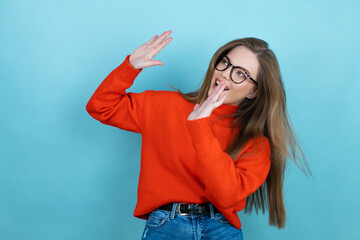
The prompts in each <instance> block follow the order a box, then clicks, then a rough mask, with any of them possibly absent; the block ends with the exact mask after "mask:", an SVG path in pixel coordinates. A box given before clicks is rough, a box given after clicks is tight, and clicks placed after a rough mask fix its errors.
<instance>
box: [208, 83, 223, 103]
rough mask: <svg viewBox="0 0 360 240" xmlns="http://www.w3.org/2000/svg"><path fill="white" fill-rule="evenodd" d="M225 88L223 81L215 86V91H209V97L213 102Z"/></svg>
mask: <svg viewBox="0 0 360 240" xmlns="http://www.w3.org/2000/svg"><path fill="white" fill-rule="evenodd" d="M224 88H225V84H224V83H220V84H219V85H217V86H216V88H215V91H213V92H212V93H211V95H210V96H209V97H211V99H212V101H213V102H217V101H218V99H219V97H220V94H221V93H222V92H223V91H224Z"/></svg>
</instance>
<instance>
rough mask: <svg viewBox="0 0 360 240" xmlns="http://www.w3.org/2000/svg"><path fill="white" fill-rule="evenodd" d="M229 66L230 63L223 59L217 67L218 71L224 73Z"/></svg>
mask: <svg viewBox="0 0 360 240" xmlns="http://www.w3.org/2000/svg"><path fill="white" fill-rule="evenodd" d="M228 66H229V62H228V60H227V59H226V58H225V57H223V59H221V61H220V62H219V63H218V65H216V67H215V68H216V69H217V70H219V71H223V70H225V69H226V68H227V67H228Z"/></svg>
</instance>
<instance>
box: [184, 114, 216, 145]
mask: <svg viewBox="0 0 360 240" xmlns="http://www.w3.org/2000/svg"><path fill="white" fill-rule="evenodd" d="M186 126H187V129H188V131H189V133H190V135H191V139H192V142H193V143H194V144H196V143H201V142H205V141H204V140H206V139H209V138H211V137H213V132H212V129H211V118H210V116H208V117H203V118H198V119H195V120H187V122H186Z"/></svg>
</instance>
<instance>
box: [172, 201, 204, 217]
mask: <svg viewBox="0 0 360 240" xmlns="http://www.w3.org/2000/svg"><path fill="white" fill-rule="evenodd" d="M182 204H186V202H180V203H178V205H177V207H176V211H177V212H178V213H179V214H180V216H185V215H188V214H189V213H182V212H181V210H180V206H181V205H182ZM187 205H189V204H187ZM193 205H194V206H198V205H199V204H193ZM192 210H193V208H192Z"/></svg>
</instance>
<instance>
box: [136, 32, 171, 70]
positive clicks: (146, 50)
mask: <svg viewBox="0 0 360 240" xmlns="http://www.w3.org/2000/svg"><path fill="white" fill-rule="evenodd" d="M171 32H172V31H171V30H169V31H166V32H164V33H163V34H161V35H160V37H159V36H158V35H155V36H154V37H153V38H151V39H150V40H149V41H148V42H147V43H145V44H143V45H141V46H140V47H138V48H137V49H136V50H135V51H134V52H133V53H132V54H131V55H130V58H129V63H130V64H131V65H132V66H133V67H134V68H136V69H141V68H146V67H150V66H155V65H164V64H163V63H162V62H161V61H159V60H152V58H153V57H155V55H156V54H158V53H159V52H160V51H161V49H163V48H164V47H165V46H166V45H167V44H168V43H169V42H170V41H171V40H172V39H173V38H172V37H169V38H168V39H166V40H165V41H164V39H165V38H167V37H168V36H169V35H170V34H171Z"/></svg>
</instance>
